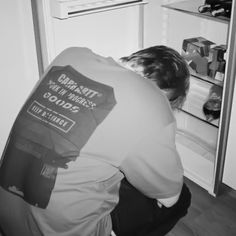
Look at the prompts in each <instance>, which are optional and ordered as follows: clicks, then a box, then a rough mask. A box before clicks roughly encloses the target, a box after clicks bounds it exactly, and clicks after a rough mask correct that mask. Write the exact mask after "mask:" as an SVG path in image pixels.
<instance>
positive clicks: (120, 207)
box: [111, 179, 191, 236]
mask: <svg viewBox="0 0 236 236" xmlns="http://www.w3.org/2000/svg"><path fill="white" fill-rule="evenodd" d="M119 196H120V199H119V202H118V204H117V206H116V207H115V209H114V210H113V211H112V212H111V218H112V229H113V231H114V233H115V234H116V235H117V236H162V235H166V234H167V233H168V232H169V231H170V230H171V229H172V228H173V227H174V226H175V225H176V223H177V222H178V221H179V220H180V219H181V218H182V217H184V216H185V215H186V214H187V212H188V208H189V207H190V205H191V192H190V190H189V188H188V187H187V185H186V184H185V183H184V184H183V187H182V191H181V194H180V197H179V199H178V201H177V202H176V203H175V204H174V205H173V206H172V207H169V208H167V207H165V206H163V205H162V206H161V207H160V206H158V204H157V200H156V199H151V198H148V197H146V196H145V195H143V194H142V193H141V192H139V191H138V190H137V189H136V188H134V187H133V186H132V185H131V184H130V183H129V182H128V181H127V180H126V179H123V180H122V182H121V186H120V192H119Z"/></svg>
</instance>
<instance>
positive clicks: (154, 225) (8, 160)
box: [0, 46, 190, 236]
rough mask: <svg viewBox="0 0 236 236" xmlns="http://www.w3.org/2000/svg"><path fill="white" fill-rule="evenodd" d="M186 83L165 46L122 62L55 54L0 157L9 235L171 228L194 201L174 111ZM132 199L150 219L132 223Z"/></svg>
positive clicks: (1, 218) (77, 235)
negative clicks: (177, 138)
mask: <svg viewBox="0 0 236 236" xmlns="http://www.w3.org/2000/svg"><path fill="white" fill-rule="evenodd" d="M127 68H128V69H127ZM188 87H189V72H188V68H187V65H186V63H185V62H184V60H183V59H182V58H181V56H180V55H179V54H178V53H177V52H176V51H174V50H172V49H170V48H167V47H164V46H156V47H152V48H148V49H145V50H141V51H139V52H137V53H134V54H132V55H131V56H130V57H125V58H122V59H121V63H117V62H115V61H114V60H113V59H112V58H104V57H101V56H99V55H97V54H95V53H94V52H92V51H91V50H89V49H87V48H69V49H66V50H65V51H63V52H62V53H61V54H59V55H58V56H57V57H56V58H55V59H54V61H53V62H52V63H51V65H50V66H49V68H48V69H47V70H46V72H45V73H44V75H43V76H42V78H41V80H40V81H39V83H38V84H37V85H36V87H35V89H34V91H33V92H32V94H31V95H30V97H29V98H28V100H27V101H26V103H25V104H24V106H23V108H22V109H21V111H20V113H19V114H18V116H17V118H16V121H15V123H14V125H13V127H12V130H11V133H10V135H9V139H8V142H7V144H6V148H5V150H4V152H3V156H2V159H1V167H0V186H1V187H0V209H1V211H0V228H1V230H2V231H3V234H4V235H6V236H15V235H17V236H18V235H24V236H38V235H45V236H52V235H55V236H60V235H61V236H62V235H63V236H64V235H65V236H109V235H110V234H111V232H112V229H113V231H114V232H115V233H116V234H117V235H122V236H124V235H129V236H130V235H135V236H138V235H140V236H141V235H142V236H144V235H145V236H146V235H148V234H152V233H155V231H156V230H158V229H160V230H159V231H158V233H159V234H158V235H164V234H165V233H166V232H168V231H169V230H170V229H171V228H172V227H173V226H174V225H175V224H176V222H177V221H178V220H179V219H180V218H181V217H183V216H184V215H185V214H186V212H187V208H188V207H189V204H190V193H189V191H188V188H187V187H186V185H184V184H183V167H182V164H181V160H180V157H179V155H178V152H177V150H176V146H175V130H176V121H175V118H174V115H173V113H172V109H174V108H176V107H180V106H181V104H182V103H183V101H184V99H185V97H186V93H187V90H188ZM171 107H172V109H171ZM119 195H120V201H119ZM139 199H141V200H140V202H139ZM136 201H137V203H138V202H139V203H140V205H135V208H137V209H139V210H140V211H139V212H141V214H142V212H143V211H142V209H145V214H146V213H147V214H149V213H150V214H149V215H148V217H147V220H148V222H146V221H145V222H143V224H141V223H140V222H141V221H140V219H139V218H138V217H136V216H138V215H137V214H136V213H137V212H136V211H134V210H133V209H132V207H134V205H133V206H132V204H129V203H132V202H133V203H135V202H136ZM118 202H119V203H118ZM146 202H147V204H146ZM127 203H128V206H130V209H129V208H127ZM117 204H118V205H117ZM135 204H136V203H135ZM124 208H125V209H124ZM126 209H129V210H126ZM149 209H150V211H149ZM127 211H129V213H130V218H127V220H126V218H125V215H126V213H127ZM141 214H140V216H141ZM127 216H128V215H127ZM133 216H134V218H133ZM124 219H125V220H124ZM165 225H167V226H165ZM141 226H142V227H141ZM137 232H138V233H137ZM156 232H157V231H156ZM155 235H156V234H155Z"/></svg>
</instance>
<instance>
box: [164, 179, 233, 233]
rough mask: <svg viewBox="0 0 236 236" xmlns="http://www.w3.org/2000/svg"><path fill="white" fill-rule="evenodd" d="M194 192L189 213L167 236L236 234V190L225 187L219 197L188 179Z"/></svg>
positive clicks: (188, 183) (187, 181)
mask: <svg viewBox="0 0 236 236" xmlns="http://www.w3.org/2000/svg"><path fill="white" fill-rule="evenodd" d="M185 182H186V183H187V185H188V186H189V188H190V191H191V193H192V203H191V206H190V209H189V212H188V214H187V215H186V216H185V217H184V218H183V219H181V220H180V221H179V222H178V223H177V225H176V226H175V227H174V229H173V230H172V231H171V232H169V233H168V234H167V236H236V191H234V190H232V189H230V188H228V187H225V189H224V191H223V193H222V194H221V195H219V196H217V197H213V196H211V195H210V194H209V193H208V192H207V191H206V190H204V189H202V188H201V187H200V186H198V185H196V184H195V183H193V182H192V181H190V180H188V179H186V180H185Z"/></svg>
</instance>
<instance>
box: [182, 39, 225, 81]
mask: <svg viewBox="0 0 236 236" xmlns="http://www.w3.org/2000/svg"><path fill="white" fill-rule="evenodd" d="M225 52H226V46H225V45H216V44H215V43H214V42H212V41H210V40H207V39H205V38H203V37H195V38H189V39H184V40H183V44H182V52H181V54H182V56H183V57H184V58H185V59H186V61H187V62H188V64H189V66H190V68H192V69H193V70H194V71H195V72H196V73H198V74H200V75H203V76H209V77H211V78H212V79H218V80H220V81H223V78H224V71H225V60H224V54H225Z"/></svg>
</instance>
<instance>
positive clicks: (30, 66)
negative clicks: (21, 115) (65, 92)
mask: <svg viewBox="0 0 236 236" xmlns="http://www.w3.org/2000/svg"><path fill="white" fill-rule="evenodd" d="M0 29H1V37H0V52H1V57H0V65H1V77H0V84H1V86H0V89H1V93H0V108H1V118H0V134H1V138H0V155H1V153H2V151H3V148H4V146H5V143H6V140H7V137H8V134H9V131H10V129H11V127H12V124H13V122H14V120H15V118H16V116H17V113H18V111H19V109H20V108H21V106H22V105H23V103H24V101H25V99H26V97H27V96H28V94H29V93H30V91H31V89H32V87H33V85H34V84H35V81H36V80H37V79H38V67H37V59H36V48H35V41H34V33H33V22H32V15H31V2H30V0H20V1H19V0H10V1H3V0H1V7H0Z"/></svg>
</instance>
